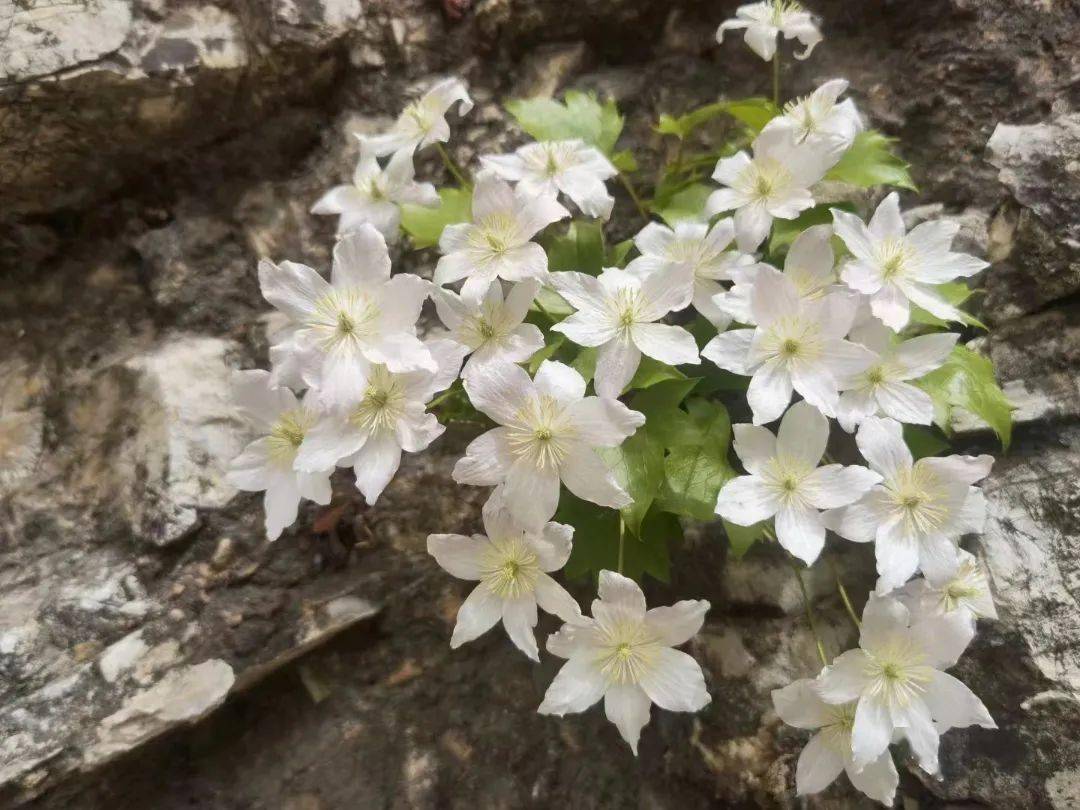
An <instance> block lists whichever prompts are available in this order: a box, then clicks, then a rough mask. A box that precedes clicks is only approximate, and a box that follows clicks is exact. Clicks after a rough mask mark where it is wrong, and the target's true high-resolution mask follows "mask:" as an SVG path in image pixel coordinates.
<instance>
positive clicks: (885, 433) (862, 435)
mask: <svg viewBox="0 0 1080 810" xmlns="http://www.w3.org/2000/svg"><path fill="white" fill-rule="evenodd" d="M855 441H856V443H857V444H858V445H859V452H860V453H862V456H863V458H865V459H866V460H867V461H869V462H870V466H871V467H873V469H874V470H875V471H877V472H879V473H881V474H882V475H883V476H884V477H885V478H886V479H892V478H895V477H896V476H897V475H899V474H901V473H903V472H904V471H906V470H909V469H911V466H912V464H913V458H912V456H911V451H910V450H908V446H907V444H906V443H905V442H904V432H903V428H902V427H901V425H900V423H899V422H896V421H894V420H892V419H878V418H875V417H871V418H869V419H867V420H866V421H864V422H863V423H862V425H861V426H860V427H859V432H858V433H857V434H856V435H855Z"/></svg>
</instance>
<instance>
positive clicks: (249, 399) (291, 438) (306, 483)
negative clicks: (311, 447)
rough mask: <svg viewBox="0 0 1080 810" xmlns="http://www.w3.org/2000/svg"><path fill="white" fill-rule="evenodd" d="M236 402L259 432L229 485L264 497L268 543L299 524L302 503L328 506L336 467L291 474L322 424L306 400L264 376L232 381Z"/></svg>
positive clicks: (240, 375)
mask: <svg viewBox="0 0 1080 810" xmlns="http://www.w3.org/2000/svg"><path fill="white" fill-rule="evenodd" d="M232 388H233V398H234V399H235V400H236V404H237V406H238V407H239V410H240V414H241V415H242V416H243V417H245V418H246V419H247V420H248V421H249V422H250V423H251V424H252V425H253V426H254V427H255V429H256V430H257V431H258V432H259V434H260V438H258V439H256V440H255V441H253V442H252V443H251V444H249V445H248V446H247V447H245V448H244V451H243V452H242V453H241V454H240V455H239V456H237V457H236V458H235V459H233V460H232V463H231V464H230V465H229V471H228V473H226V480H227V481H228V482H229V483H230V484H232V485H233V486H234V487H236V488H237V489H242V490H246V491H248V492H261V491H263V490H266V494H265V495H264V496H263V505H264V507H265V510H266V538H267V539H268V540H277V539H278V537H280V536H281V533H282V531H284V530H285V528H286V527H288V526H291V525H292V523H293V521H295V520H296V513H297V511H298V509H299V506H300V499H301V498H307V499H308V500H309V501H315V503H318V504H328V503H330V473H331V472H333V470H334V464H333V462H331V463H329V464H327V465H326V466H324V467H322V468H320V469H318V470H311V471H309V472H297V471H296V470H295V469H294V468H293V462H294V460H295V459H296V453H297V450H299V448H300V445H301V443H302V442H303V441H304V437H305V436H306V434H307V432H308V431H309V430H310V429H311V427H312V425H314V424H315V422H316V420H317V419H318V413H317V412H316V411H315V409H314V408H312V407H311V405H310V404H309V402H308V401H307V400H310V399H311V396H310V395H309V396H307V397H305V401H304V402H303V403H300V402H297V400H296V396H295V395H294V394H293V392H292V391H290V390H289V389H288V388H278V387H276V386H274V385H273V384H272V382H271V379H270V373H269V372H266V371H261V370H256V371H238V372H236V373H235V374H234V376H233V380H232Z"/></svg>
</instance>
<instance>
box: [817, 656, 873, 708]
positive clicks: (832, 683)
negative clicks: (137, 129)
mask: <svg viewBox="0 0 1080 810" xmlns="http://www.w3.org/2000/svg"><path fill="white" fill-rule="evenodd" d="M866 665H867V656H866V653H865V652H863V651H862V650H848V651H847V652H845V653H841V654H840V655H838V656H836V658H834V659H833V662H832V663H831V664H829V665H828V666H827V667H825V669H823V670H822V671H821V674H820V675H818V677H817V679H816V680H815V681H814V687H813V688H814V691H815V692H817V694H818V696H819V697H821V699H822V700H824V701H825V702H826V703H832V704H833V705H837V704H840V703H851V702H852V701H853V700H858V699H859V696H860V695H862V693H863V691H864V690H865V689H866V687H867V685H868V684H869V682H870V681H869V678H868V677H867V674H866V670H867V666H866Z"/></svg>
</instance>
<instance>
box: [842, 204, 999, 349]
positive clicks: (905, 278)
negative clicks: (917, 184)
mask: <svg viewBox="0 0 1080 810" xmlns="http://www.w3.org/2000/svg"><path fill="white" fill-rule="evenodd" d="M832 214H833V226H834V228H835V229H836V235H837V236H839V237H840V238H841V239H843V240H844V244H845V245H847V248H848V250H850V251H851V253H852V255H853V256H854V257H855V258H854V259H852V260H851V261H849V262H848V263H847V264H846V265H844V268H843V270H842V271H841V277H842V278H843V280H844V282H845V283H846V284H847V285H848V286H849V287H851V288H852V289H853V290H856V291H858V292H861V293H865V294H866V295H869V296H870V307H871V309H872V310H873V313H874V315H875V316H876V317H878V318H880V319H881V320H882V321H884V322H885V324H886V325H888V326H889V327H890V328H891V329H893V330H894V331H900V330H901V329H903V328H904V327H905V326H906V325H907V322H908V318H909V317H910V314H911V304H915V305H916V306H920V307H922V308H923V309H925V310H926V311H927V312H929V313H930V314H931V315H936V316H937V317H939V318H942V319H944V320H946V321H963V319H964V315H963V313H962V312H961V311H960V310H958V309H957V308H956V307H955V306H953V305H952V304H950V303H949V302H948V301H946V300H945V299H944V298H942V297H941V295H940V294H939V293H938V292H937V291H936V290H935V289H934V287H935V285H938V284H944V283H945V282H948V281H953V280H954V279H957V278H966V277H968V276H973V275H975V273H978V272H979V271H980V270H982V269H984V268H986V267H989V264H988V263H987V262H984V261H983V260H982V259H976V258H975V257H974V256H968V255H966V254H964V253H953V252H952V250H951V249H950V248H951V245H952V240H953V237H954V236H956V233H957V231H959V230H960V225H959V224H958V223H956V222H945V221H935V222H924V223H922V224H921V225H917V226H916V227H915V228H913V229H912V231H911V233H907V229H906V228H905V227H904V221H903V220H902V219H901V218H900V198H899V196H898V195H897V194H896V192H893V193H892V194H890V195H889V196H888V197H886V198H885V199H884V200H882V202H881V205H879V206H878V209H877V211H876V212H875V213H874V216H873V218H872V219H871V220H870V225H869V226H867V225H865V224H864V223H863V221H862V220H861V219H859V218H858V217H857V216H855V215H854V214H849V213H847V212H846V211H840V210H838V209H835V208H834V209H833V210H832Z"/></svg>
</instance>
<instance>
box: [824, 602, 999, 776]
mask: <svg viewBox="0 0 1080 810" xmlns="http://www.w3.org/2000/svg"><path fill="white" fill-rule="evenodd" d="M950 630H951V628H950V625H948V624H946V623H942V622H921V623H920V624H919V625H917V626H913V625H912V623H911V615H910V613H909V612H908V609H907V608H906V607H904V606H903V605H902V604H901V603H900V602H898V601H897V600H895V599H892V598H890V597H881V596H877V595H875V594H871V595H870V599H869V601H868V602H867V603H866V607H865V609H864V610H863V615H862V629H861V632H860V636H859V649H856V650H848V651H847V652H846V653H844V654H843V655H840V656H838V657H837V658H836V659H835V660H834V661H833V662H832V664H831V665H829V666H827V667H825V669H824V670H823V671H822V673H821V675H819V676H818V679H817V681H816V683H815V684H814V690H815V691H816V692H817V693H818V695H820V696H821V698H822V699H823V700H825V702H826V703H832V704H846V703H851V702H852V701H857V704H858V705H857V708H856V709H855V721H854V723H853V725H852V729H851V748H852V755H853V761H854V765H855V768H856V769H863V768H866V767H869V766H870V765H871V763H873V762H875V761H876V760H877V759H878V757H880V756H881V754H882V752H883V751H885V750H886V749H888V747H889V742H890V741H891V739H892V737H893V732H894V731H900V732H901V733H903V735H904V736H906V737H907V738H908V741H909V742H910V743H911V747H912V749H913V750H914V751H915V754H916V756H917V757H918V758H919V764H920V766H921V767H922V768H923V769H924V770H926V771H927V772H929V773H936V772H937V770H938V743H939V741H940V735H941V733H942V732H944V731H946V730H948V729H950V728H966V727H968V726H973V725H977V726H982V727H983V728H997V726H996V725H995V724H994V721H993V719H992V718H991V717H990V713H989V712H987V710H986V707H985V706H984V705H983V704H982V701H980V700H979V699H978V698H977V697H975V695H974V694H972V692H971V690H970V689H968V688H967V687H966V686H964V684H962V683H961V682H960V681H958V680H957V679H956V678H954V677H952V676H951V675H947V674H946V673H944V672H942V671H941V670H943V669H945V668H947V667H950V666H952V665H953V664H954V663H955V662H956V660H957V659H958V658H959V657H960V655H961V654H962V653H963V651H964V648H965V647H966V646H967V643H968V639H967V637H961V638H957V637H956V636H955V635H954V634H953V633H952V632H950Z"/></svg>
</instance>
